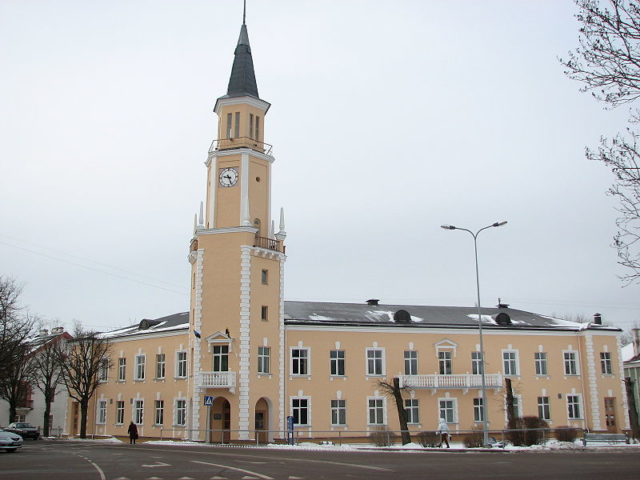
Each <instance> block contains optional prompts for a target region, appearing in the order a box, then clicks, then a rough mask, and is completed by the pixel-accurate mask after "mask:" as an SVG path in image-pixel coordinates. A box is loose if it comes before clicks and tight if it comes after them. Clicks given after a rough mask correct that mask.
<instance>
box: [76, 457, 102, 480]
mask: <svg viewBox="0 0 640 480" xmlns="http://www.w3.org/2000/svg"><path fill="white" fill-rule="evenodd" d="M78 456H79V457H80V458H84V459H85V460H86V461H87V462H89V463H90V464H91V465H93V467H94V468H95V469H96V470H97V471H98V473H99V474H100V480H107V477H106V476H105V475H104V472H103V471H102V469H101V468H100V467H99V466H98V465H97V464H96V463H93V462H92V461H91V460H89V459H88V458H87V457H83V456H82V455H78Z"/></svg>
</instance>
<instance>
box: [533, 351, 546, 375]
mask: <svg viewBox="0 0 640 480" xmlns="http://www.w3.org/2000/svg"><path fill="white" fill-rule="evenodd" d="M533 358H534V361H535V364H536V375H547V353H546V352H536V353H534V354H533Z"/></svg>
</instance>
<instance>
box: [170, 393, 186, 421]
mask: <svg viewBox="0 0 640 480" xmlns="http://www.w3.org/2000/svg"><path fill="white" fill-rule="evenodd" d="M180 401H182V402H184V423H178V402H180ZM173 426H174V427H186V426H187V399H186V398H182V397H180V398H176V399H174V400H173Z"/></svg>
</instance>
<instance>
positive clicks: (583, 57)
mask: <svg viewBox="0 0 640 480" xmlns="http://www.w3.org/2000/svg"><path fill="white" fill-rule="evenodd" d="M576 4H577V6H578V9H579V10H578V14H577V15H576V18H577V19H578V21H579V22H580V23H581V27H580V36H579V47H578V48H576V49H575V51H573V52H569V56H568V58H567V59H560V62H561V63H562V64H563V65H564V66H565V67H566V70H565V74H566V75H567V76H569V78H572V79H574V80H578V81H579V82H581V83H582V84H583V87H582V88H581V90H582V91H583V92H591V94H592V95H593V97H594V98H595V99H597V100H598V101H600V102H603V103H604V104H605V106H606V107H607V108H615V107H619V106H622V105H629V106H631V108H630V112H629V113H630V117H629V126H628V128H627V130H626V132H623V133H619V134H618V135H616V136H615V137H614V138H613V139H607V138H604V137H603V138H601V139H600V146H599V147H598V148H597V149H595V150H593V149H587V151H586V156H587V158H588V159H590V160H597V161H601V162H603V163H604V164H605V165H606V166H607V167H609V168H610V169H611V170H612V172H613V174H614V176H615V183H614V184H613V185H612V186H611V188H610V189H609V192H608V193H609V195H611V196H613V197H614V198H616V199H617V200H618V207H617V209H618V212H619V214H620V216H619V217H618V219H617V221H616V224H617V226H618V233H617V234H616V235H615V237H614V242H613V244H614V246H615V247H616V249H617V250H618V263H619V264H621V265H623V266H624V267H626V268H627V271H628V272H630V273H628V274H625V275H624V276H623V277H622V278H623V280H624V281H625V283H626V284H629V283H633V282H638V281H640V151H639V145H638V140H639V138H638V135H639V134H638V133H637V127H638V123H639V121H640V111H639V110H638V109H637V108H635V107H633V105H634V104H635V102H636V101H637V100H638V98H640V5H639V4H638V2H637V1H634V0H602V1H601V0H576Z"/></svg>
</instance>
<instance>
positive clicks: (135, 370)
mask: <svg viewBox="0 0 640 480" xmlns="http://www.w3.org/2000/svg"><path fill="white" fill-rule="evenodd" d="M139 358H143V359H144V361H143V363H144V368H143V369H142V374H143V375H144V376H143V377H142V378H140V377H138V365H139V362H138V359H139ZM146 378H147V355H146V354H144V353H137V354H136V356H135V361H134V362H133V380H134V381H136V382H143V381H144V380H146Z"/></svg>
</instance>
